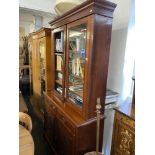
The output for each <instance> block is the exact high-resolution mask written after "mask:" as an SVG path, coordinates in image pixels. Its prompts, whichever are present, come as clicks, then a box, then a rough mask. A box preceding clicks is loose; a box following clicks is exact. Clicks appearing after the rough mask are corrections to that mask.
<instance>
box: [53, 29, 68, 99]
mask: <svg viewBox="0 0 155 155" xmlns="http://www.w3.org/2000/svg"><path fill="white" fill-rule="evenodd" d="M65 35H66V28H65V27H60V28H57V29H55V30H53V31H52V44H53V46H52V59H53V60H52V68H53V69H52V70H53V74H52V75H53V82H52V83H53V86H52V87H53V88H52V89H53V90H54V92H55V94H56V95H57V96H58V97H59V98H61V99H63V98H64V96H65V85H64V73H65V38H66V36H65Z"/></svg>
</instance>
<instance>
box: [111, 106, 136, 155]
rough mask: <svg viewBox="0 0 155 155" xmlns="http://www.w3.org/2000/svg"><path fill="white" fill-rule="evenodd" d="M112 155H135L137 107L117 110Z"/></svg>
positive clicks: (123, 107) (124, 107) (122, 107)
mask: <svg viewBox="0 0 155 155" xmlns="http://www.w3.org/2000/svg"><path fill="white" fill-rule="evenodd" d="M111 155H135V105H134V104H131V103H127V104H125V105H123V106H121V107H119V108H115V119H114V128H113V140H112V148H111Z"/></svg>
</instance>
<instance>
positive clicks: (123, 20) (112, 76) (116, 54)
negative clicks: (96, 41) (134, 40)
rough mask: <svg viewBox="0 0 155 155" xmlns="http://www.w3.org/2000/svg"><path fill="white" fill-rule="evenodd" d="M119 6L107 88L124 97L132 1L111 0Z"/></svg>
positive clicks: (114, 25)
mask: <svg viewBox="0 0 155 155" xmlns="http://www.w3.org/2000/svg"><path fill="white" fill-rule="evenodd" d="M110 1H112V2H114V3H116V4H117V7H116V9H115V11H114V17H113V28H112V36H111V46H110V58H109V69H108V79H107V88H110V89H112V90H114V91H117V92H118V93H120V96H121V95H122V89H123V82H122V81H123V67H124V59H125V50H126V40H127V32H128V23H129V15H130V0H110Z"/></svg>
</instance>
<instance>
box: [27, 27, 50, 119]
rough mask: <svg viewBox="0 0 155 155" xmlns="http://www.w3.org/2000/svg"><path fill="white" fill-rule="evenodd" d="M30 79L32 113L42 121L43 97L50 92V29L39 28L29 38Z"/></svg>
mask: <svg viewBox="0 0 155 155" xmlns="http://www.w3.org/2000/svg"><path fill="white" fill-rule="evenodd" d="M29 46H30V47H29V49H30V53H31V54H30V62H31V66H32V77H31V79H32V80H31V81H32V82H31V85H32V92H31V103H32V104H33V107H34V111H35V112H36V114H37V115H38V116H39V118H41V119H42V120H43V118H44V117H43V115H44V95H43V92H48V91H51V80H50V77H51V65H50V64H51V29H48V28H41V29H40V30H38V31H36V32H33V33H31V34H30V37H29Z"/></svg>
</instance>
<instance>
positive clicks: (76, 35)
mask: <svg viewBox="0 0 155 155" xmlns="http://www.w3.org/2000/svg"><path fill="white" fill-rule="evenodd" d="M115 7H116V5H115V4H114V3H111V2H108V1H102V0H88V1H86V2H84V3H82V4H81V5H78V6H77V7H76V8H74V9H72V10H70V11H69V12H67V13H65V14H64V15H62V16H60V17H58V18H56V19H54V20H53V21H51V22H49V23H50V25H51V64H50V65H51V66H50V67H51V74H50V81H49V82H51V85H50V86H51V91H48V92H45V93H44V96H45V113H44V119H45V121H44V133H45V137H46V139H47V141H48V142H49V144H50V146H51V147H52V148H53V149H54V150H55V152H56V154H57V155H83V154H84V153H86V152H89V151H93V150H95V149H96V100H97V98H100V101H101V105H102V112H101V126H100V151H101V150H102V141H103V138H102V136H103V126H104V116H103V114H104V104H105V96H106V82H107V71H108V62H109V51H110V41H111V30H112V16H113V11H114V9H115Z"/></svg>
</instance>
